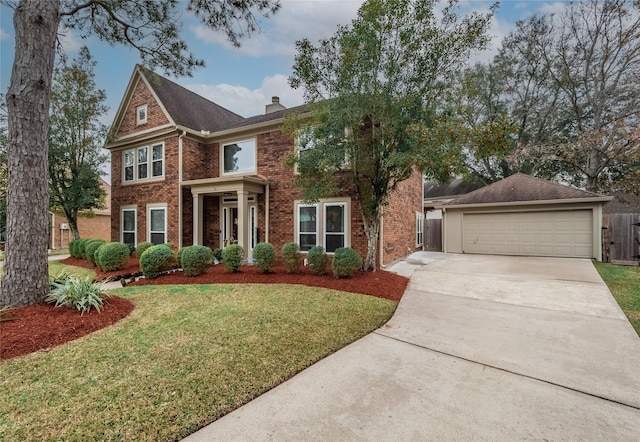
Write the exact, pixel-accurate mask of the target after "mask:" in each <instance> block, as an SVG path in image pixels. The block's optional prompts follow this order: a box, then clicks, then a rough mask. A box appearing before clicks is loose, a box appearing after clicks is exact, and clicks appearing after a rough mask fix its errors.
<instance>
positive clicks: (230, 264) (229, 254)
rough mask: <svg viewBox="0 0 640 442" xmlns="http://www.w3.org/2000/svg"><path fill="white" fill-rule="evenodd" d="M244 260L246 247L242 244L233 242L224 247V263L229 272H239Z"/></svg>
mask: <svg viewBox="0 0 640 442" xmlns="http://www.w3.org/2000/svg"><path fill="white" fill-rule="evenodd" d="M243 260H244V249H243V248H242V246H241V245H240V244H231V245H229V246H227V247H225V248H224V249H222V263H223V264H224V269H225V270H226V271H227V272H230V273H234V272H237V271H238V269H239V268H240V265H241V264H242V261H243Z"/></svg>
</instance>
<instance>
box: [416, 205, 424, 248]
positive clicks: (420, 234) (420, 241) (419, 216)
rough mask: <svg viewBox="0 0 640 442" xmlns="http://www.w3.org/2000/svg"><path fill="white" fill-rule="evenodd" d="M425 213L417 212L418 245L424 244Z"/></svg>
mask: <svg viewBox="0 0 640 442" xmlns="http://www.w3.org/2000/svg"><path fill="white" fill-rule="evenodd" d="M423 232H424V213H422V212H416V246H421V245H423V244H424V233H423Z"/></svg>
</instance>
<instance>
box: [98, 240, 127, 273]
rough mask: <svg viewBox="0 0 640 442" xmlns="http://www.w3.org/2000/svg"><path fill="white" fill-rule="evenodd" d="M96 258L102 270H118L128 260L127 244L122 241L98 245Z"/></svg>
mask: <svg viewBox="0 0 640 442" xmlns="http://www.w3.org/2000/svg"><path fill="white" fill-rule="evenodd" d="M97 253H98V259H97V260H96V262H98V263H99V265H100V268H101V269H102V271H103V272H113V271H114V270H120V269H121V268H123V267H124V266H125V264H126V263H128V262H129V246H128V245H126V244H125V243H122V242H110V243H107V244H103V245H101V246H100V247H98V252H97Z"/></svg>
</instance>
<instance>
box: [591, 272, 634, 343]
mask: <svg viewBox="0 0 640 442" xmlns="http://www.w3.org/2000/svg"><path fill="white" fill-rule="evenodd" d="M594 264H595V266H596V269H597V270H598V272H600V276H601V277H602V279H603V280H604V282H605V283H606V284H607V285H608V286H609V290H611V293H612V294H613V297H614V298H616V301H617V302H618V305H620V308H621V309H622V311H624V314H625V315H627V318H629V322H631V325H633V328H635V329H636V332H637V333H638V336H640V267H628V266H619V265H614V264H607V263H602V262H595V263H594Z"/></svg>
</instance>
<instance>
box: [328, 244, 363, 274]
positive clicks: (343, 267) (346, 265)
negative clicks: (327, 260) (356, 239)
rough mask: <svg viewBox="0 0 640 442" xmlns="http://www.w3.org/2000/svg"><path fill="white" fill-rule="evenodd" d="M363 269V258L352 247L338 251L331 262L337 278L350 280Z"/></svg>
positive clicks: (341, 248)
mask: <svg viewBox="0 0 640 442" xmlns="http://www.w3.org/2000/svg"><path fill="white" fill-rule="evenodd" d="M361 267H362V258H360V255H358V254H357V253H356V251H355V250H353V249H352V248H351V247H340V248H338V249H336V252H335V254H334V256H333V261H331V269H332V270H333V276H335V277H336V278H348V277H349V276H351V275H353V274H354V273H355V272H356V271H358V270H359V269H360V268H361Z"/></svg>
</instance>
